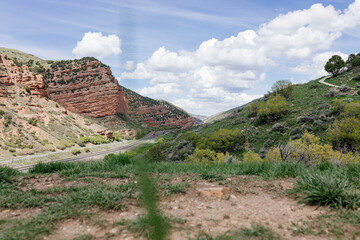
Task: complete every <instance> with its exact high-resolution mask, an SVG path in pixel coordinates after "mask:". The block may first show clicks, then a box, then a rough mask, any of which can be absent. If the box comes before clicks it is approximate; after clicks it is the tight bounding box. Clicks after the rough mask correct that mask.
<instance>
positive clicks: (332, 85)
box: [319, 75, 355, 89]
mask: <svg viewBox="0 0 360 240" xmlns="http://www.w3.org/2000/svg"><path fill="white" fill-rule="evenodd" d="M330 77H331V76H330V75H329V76H325V77H323V78H322V79H320V80H319V83H322V84H325V85H327V86H330V87H335V88H340V86H338V85H334V84H331V83H327V82H325V80H326V79H328V78H330ZM349 88H350V89H355V88H352V87H349Z"/></svg>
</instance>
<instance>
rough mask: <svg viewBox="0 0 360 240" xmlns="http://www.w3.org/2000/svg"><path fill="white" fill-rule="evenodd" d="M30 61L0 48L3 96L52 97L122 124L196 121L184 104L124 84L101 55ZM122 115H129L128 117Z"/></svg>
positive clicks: (182, 124) (71, 108)
mask: <svg viewBox="0 0 360 240" xmlns="http://www.w3.org/2000/svg"><path fill="white" fill-rule="evenodd" d="M25 61H26V63H24V62H21V61H20V60H18V59H16V58H14V59H8V58H7V57H6V55H4V54H0V97H1V96H6V97H11V96H15V94H31V95H35V96H39V97H48V98H50V99H51V100H53V101H55V102H57V103H58V104H60V105H61V106H63V107H64V108H65V109H66V111H69V112H73V113H78V114H80V115H83V116H90V117H105V116H106V117H112V118H113V119H114V121H117V124H123V123H124V122H127V121H130V122H136V124H139V123H140V125H141V124H147V125H148V126H151V127H160V126H169V127H182V128H187V127H190V126H191V125H193V123H194V119H193V118H192V117H191V116H190V115H189V114H187V113H185V112H184V111H183V110H182V109H178V108H177V107H175V106H173V105H171V104H169V103H167V102H164V101H157V100H154V99H151V98H147V97H143V96H141V95H138V94H136V93H135V92H133V91H131V90H129V89H126V88H123V87H121V86H120V85H119V83H118V81H117V80H116V79H115V78H114V77H113V75H112V72H111V70H110V68H109V67H108V66H106V65H104V64H103V63H101V62H100V61H98V60H97V59H95V58H91V57H87V58H82V59H76V60H67V61H55V62H54V61H43V60H41V59H35V60H31V59H30V60H25ZM40 62H41V63H40ZM42 64H43V65H44V66H42ZM50 64H51V65H50ZM37 73H41V74H37ZM66 113H67V112H64V113H63V114H66ZM115 115H117V116H118V117H116V116H115ZM119 117H120V118H124V119H123V121H121V119H120V118H119ZM104 121H105V120H104ZM110 124H112V123H110ZM125 125H126V124H125ZM110 127H111V126H110Z"/></svg>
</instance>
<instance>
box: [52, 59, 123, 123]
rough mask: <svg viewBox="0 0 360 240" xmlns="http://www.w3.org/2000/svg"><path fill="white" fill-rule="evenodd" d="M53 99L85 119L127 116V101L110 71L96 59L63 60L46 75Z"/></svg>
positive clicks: (54, 65)
mask: <svg viewBox="0 0 360 240" xmlns="http://www.w3.org/2000/svg"><path fill="white" fill-rule="evenodd" d="M45 79H46V85H47V87H46V92H47V94H48V96H49V98H50V99H52V100H54V101H56V102H58V103H59V104H60V105H62V106H63V107H64V108H66V109H67V110H69V111H71V112H74V113H78V114H81V115H83V116H91V117H103V116H109V115H115V114H117V113H123V114H126V113H127V108H128V104H127V100H126V98H125V95H124V93H123V91H122V89H121V88H120V86H119V84H118V81H117V80H116V79H115V78H114V77H113V75H112V72H111V70H110V68H109V67H108V66H106V65H104V64H102V63H101V62H99V61H98V60H96V59H93V58H84V59H80V60H74V61H60V62H58V63H57V64H53V65H52V67H51V68H50V69H49V70H48V71H47V72H46V74H45Z"/></svg>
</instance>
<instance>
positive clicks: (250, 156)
mask: <svg viewBox="0 0 360 240" xmlns="http://www.w3.org/2000/svg"><path fill="white" fill-rule="evenodd" d="M243 161H244V162H246V163H261V162H264V159H262V158H261V157H260V155H259V154H257V153H256V152H253V151H251V150H250V151H247V152H246V153H244V160H243Z"/></svg>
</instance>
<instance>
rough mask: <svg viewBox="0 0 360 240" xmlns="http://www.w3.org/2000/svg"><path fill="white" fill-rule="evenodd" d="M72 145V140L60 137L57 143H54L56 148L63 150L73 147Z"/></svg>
mask: <svg viewBox="0 0 360 240" xmlns="http://www.w3.org/2000/svg"><path fill="white" fill-rule="evenodd" d="M73 146H75V143H74V142H73V141H71V140H65V139H62V140H61V141H60V142H59V143H58V144H56V146H55V147H56V148H57V149H60V150H64V149H66V148H68V147H73Z"/></svg>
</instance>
